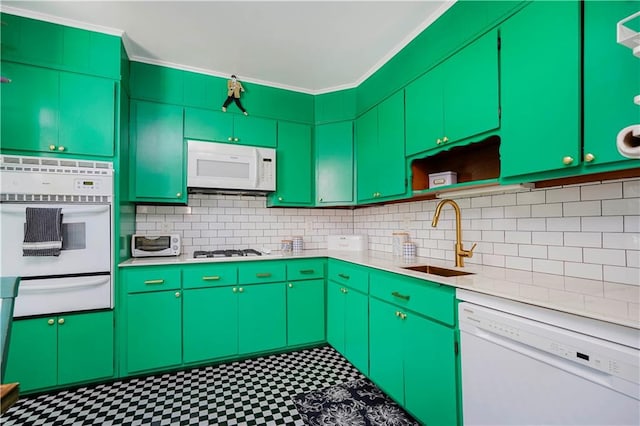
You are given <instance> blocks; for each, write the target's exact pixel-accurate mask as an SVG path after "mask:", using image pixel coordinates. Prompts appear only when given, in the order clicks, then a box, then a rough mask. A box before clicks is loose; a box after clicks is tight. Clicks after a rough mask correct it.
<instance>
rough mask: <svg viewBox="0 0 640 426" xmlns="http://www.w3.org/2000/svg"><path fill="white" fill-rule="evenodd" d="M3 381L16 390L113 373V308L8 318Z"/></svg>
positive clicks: (85, 380) (66, 382)
mask: <svg viewBox="0 0 640 426" xmlns="http://www.w3.org/2000/svg"><path fill="white" fill-rule="evenodd" d="M12 327H13V328H12V331H11V344H10V346H9V356H8V359H7V370H6V376H5V381H6V382H7V383H9V382H19V383H20V391H21V392H27V393H28V392H31V391H35V390H41V389H46V388H51V387H55V386H61V385H68V384H73V383H82V382H87V381H91V380H97V379H104V378H110V377H113V374H114V354H113V312H112V311H103V312H91V313H85V314H69V315H58V316H55V315H52V316H45V317H41V318H34V319H23V320H21V319H17V320H15V321H14V322H13V326H12Z"/></svg>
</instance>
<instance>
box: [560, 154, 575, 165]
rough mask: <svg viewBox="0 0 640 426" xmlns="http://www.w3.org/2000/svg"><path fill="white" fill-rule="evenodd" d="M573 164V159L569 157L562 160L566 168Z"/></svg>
mask: <svg viewBox="0 0 640 426" xmlns="http://www.w3.org/2000/svg"><path fill="white" fill-rule="evenodd" d="M571 163H573V157H570V156H568V155H567V156H566V157H563V158H562V164H564V165H565V166H568V165H569V164H571Z"/></svg>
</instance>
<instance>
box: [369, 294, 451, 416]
mask: <svg viewBox="0 0 640 426" xmlns="http://www.w3.org/2000/svg"><path fill="white" fill-rule="evenodd" d="M370 310H371V317H370V320H369V321H370V322H369V327H370V337H369V338H370V354H369V356H370V370H369V372H370V378H371V380H372V381H373V382H374V383H376V384H377V385H378V386H380V388H382V389H383V390H384V391H385V392H386V393H388V394H389V395H390V396H391V397H392V398H393V399H395V400H396V401H397V402H398V403H399V404H400V405H402V406H403V407H404V408H405V409H406V410H407V411H409V412H410V413H411V414H412V415H413V416H414V417H416V418H417V419H418V420H419V421H421V422H422V423H424V424H428V425H443V426H448V425H456V424H458V420H457V417H458V416H457V412H458V411H457V402H456V401H457V399H456V398H457V396H456V395H457V390H456V389H457V387H456V386H457V382H456V377H457V376H456V357H455V353H454V330H453V329H451V328H449V327H446V326H444V325H442V324H439V323H437V322H434V321H431V320H429V319H427V318H425V317H423V316H421V315H419V314H416V313H414V312H411V311H407V310H405V309H402V308H399V307H397V306H395V305H392V304H390V303H387V302H382V301H380V300H378V299H375V298H371V300H370Z"/></svg>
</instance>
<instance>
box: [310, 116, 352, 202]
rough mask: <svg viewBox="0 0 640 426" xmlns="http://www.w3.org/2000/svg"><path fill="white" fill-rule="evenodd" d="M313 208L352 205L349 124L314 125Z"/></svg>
mask: <svg viewBox="0 0 640 426" xmlns="http://www.w3.org/2000/svg"><path fill="white" fill-rule="evenodd" d="M315 130H316V199H317V201H316V205H317V206H326V205H329V206H330V205H347V204H353V192H354V188H353V123H352V122H351V121H341V122H338V123H331V124H322V125H319V126H316V129H315Z"/></svg>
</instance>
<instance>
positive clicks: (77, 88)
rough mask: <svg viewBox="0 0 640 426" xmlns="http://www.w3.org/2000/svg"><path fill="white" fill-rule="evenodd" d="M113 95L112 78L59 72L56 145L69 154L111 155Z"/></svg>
mask: <svg viewBox="0 0 640 426" xmlns="http://www.w3.org/2000/svg"><path fill="white" fill-rule="evenodd" d="M115 97H116V95H115V83H114V81H113V80H109V79H105V78H100V77H92V76H87V75H82V74H72V73H67V72H63V73H60V134H59V144H58V145H59V147H58V149H59V150H60V149H61V148H64V149H63V151H62V152H65V153H69V154H87V155H100V156H107V157H110V156H113V153H114V144H115V138H114V131H115V126H116V122H115Z"/></svg>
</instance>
